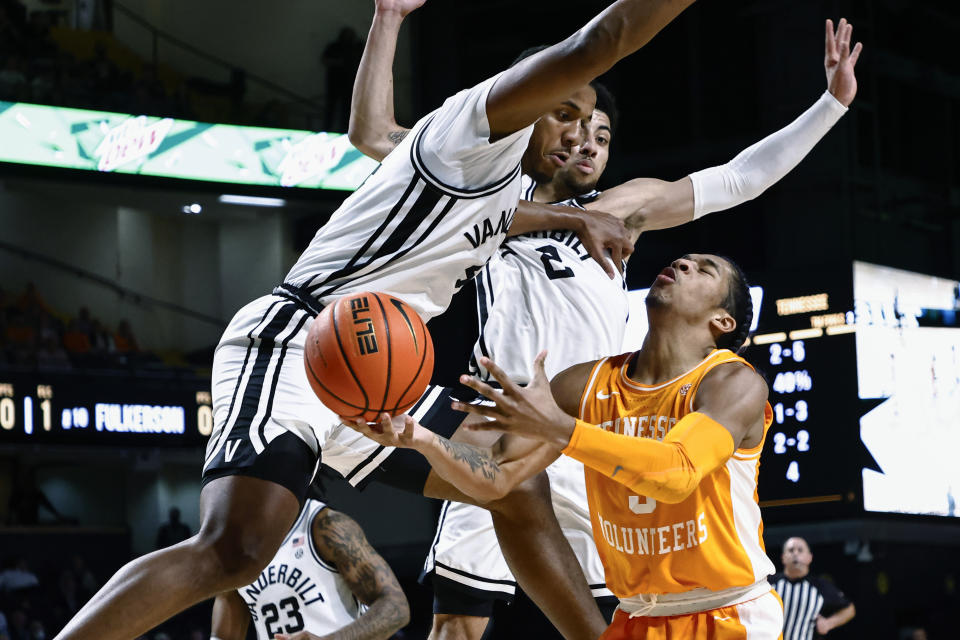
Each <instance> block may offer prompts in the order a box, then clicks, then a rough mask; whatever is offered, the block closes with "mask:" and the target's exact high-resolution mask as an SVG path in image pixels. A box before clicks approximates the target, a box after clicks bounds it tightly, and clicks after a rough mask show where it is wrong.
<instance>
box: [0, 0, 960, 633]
mask: <svg viewBox="0 0 960 640" xmlns="http://www.w3.org/2000/svg"><path fill="white" fill-rule="evenodd" d="M605 4H606V3H603V2H583V1H582V0H581V1H579V2H571V1H567V0H550V1H547V0H526V1H523V2H518V1H507V0H488V1H484V2H479V1H462V2H453V1H451V0H428V2H427V4H426V5H425V6H424V7H423V8H421V9H419V10H418V11H417V12H416V13H414V14H413V15H412V16H411V17H410V18H409V19H408V20H407V23H406V24H405V26H404V29H403V31H402V33H401V38H400V43H399V49H398V54H397V60H396V64H395V67H394V73H395V75H396V104H397V119H398V121H399V122H400V123H401V124H406V125H408V126H410V125H412V124H413V123H414V122H416V120H417V119H418V118H419V117H420V116H422V115H424V114H426V113H428V112H429V111H431V110H433V109H434V108H436V107H437V106H439V104H440V103H441V102H442V101H443V100H444V99H445V97H446V96H449V95H451V94H453V93H455V92H456V91H458V90H460V89H462V88H466V87H468V86H471V85H473V84H475V83H477V82H479V81H481V80H483V79H485V78H487V77H489V76H491V75H492V74H494V73H496V72H497V71H499V70H501V69H503V68H504V67H506V66H507V65H508V64H509V63H510V61H511V60H512V59H513V58H514V57H515V56H516V54H517V53H519V52H520V51H521V50H522V49H524V48H526V47H528V46H532V45H538V44H544V43H553V42H556V41H559V40H560V39H561V38H562V37H565V36H566V35H568V34H569V33H572V32H573V31H574V30H575V29H577V28H578V27H579V26H580V25H582V24H583V23H584V22H586V21H587V20H588V19H589V18H590V17H592V16H593V15H595V14H596V13H597V12H598V11H599V10H601V9H602V7H603V6H604V5H605ZM372 14H373V0H350V1H340V2H334V1H332V0H313V1H311V2H307V1H296V2H285V3H267V2H254V1H252V0H235V1H234V2H226V1H224V0H205V1H204V2H186V1H185V0H166V1H164V0H122V1H117V0H114V1H112V2H111V1H110V0H83V1H79V0H78V1H76V2H74V1H72V0H30V1H27V0H22V1H21V0H0V561H2V563H3V566H2V567H0V613H2V614H3V616H2V618H0V620H5V621H6V631H5V628H4V626H0V639H2V640H26V638H27V637H29V638H34V639H36V640H40V639H41V638H44V637H46V638H53V637H54V636H56V634H57V633H58V632H59V630H60V629H61V627H62V626H63V625H64V624H65V623H66V621H67V620H69V619H70V618H71V616H72V614H73V613H75V612H76V611H77V610H78V608H79V607H80V606H81V605H82V604H83V602H85V601H86V600H87V599H88V598H89V597H90V596H91V595H92V594H93V593H94V592H95V591H96V590H97V588H98V587H99V586H101V585H103V584H104V582H105V581H106V580H107V579H108V578H109V577H110V576H111V575H112V574H113V573H114V572H115V571H116V570H117V569H118V568H119V567H120V566H122V565H123V564H125V563H126V562H127V561H129V560H130V559H132V558H134V557H137V556H140V555H142V554H144V553H147V552H149V551H152V550H154V549H155V548H157V546H158V544H160V543H161V542H162V540H160V539H159V538H161V537H162V535H159V534H158V532H159V531H160V530H161V527H162V526H163V525H164V524H165V523H166V522H167V520H168V517H169V516H168V514H169V512H170V510H171V509H173V508H177V509H179V512H180V514H181V515H180V519H181V520H182V522H183V523H184V524H185V525H186V527H188V528H189V530H190V533H191V534H194V533H196V531H197V527H198V524H199V522H198V520H199V492H200V469H201V466H202V462H203V451H204V446H205V442H206V437H207V436H208V435H209V433H210V430H211V428H212V411H211V396H210V371H211V364H212V358H213V348H214V346H215V345H216V343H217V341H218V339H219V336H220V334H221V332H222V331H223V329H224V328H225V326H226V324H227V322H228V321H229V319H230V318H231V317H232V315H233V314H234V313H235V311H236V310H237V309H239V308H240V307H241V306H243V305H244V304H246V303H247V302H248V301H250V300H253V299H254V298H257V297H259V296H261V295H264V294H266V293H268V292H269V291H270V290H271V289H272V288H273V287H274V286H275V285H277V284H279V283H280V282H282V280H283V277H284V275H285V273H286V271H287V269H288V268H289V267H290V265H292V264H293V262H294V261H295V259H296V257H297V256H298V255H299V253H300V252H301V251H302V250H303V249H304V248H305V247H306V245H307V244H308V243H309V241H310V239H311V238H312V237H313V235H314V233H315V232H316V230H317V228H319V227H320V226H321V225H322V224H324V222H325V221H326V220H327V219H328V217H329V216H330V214H331V213H332V212H333V211H334V210H335V209H336V208H337V207H338V206H339V204H340V203H341V202H342V201H343V200H344V198H345V197H346V196H348V195H349V193H350V192H351V191H352V190H354V189H355V188H356V187H357V186H358V185H359V184H360V183H361V182H362V180H363V179H364V178H365V177H366V176H367V175H368V174H369V173H370V172H371V171H372V170H373V169H374V168H375V167H376V164H375V163H373V162H372V161H369V160H367V159H365V158H363V157H362V156H361V155H360V154H359V153H358V152H357V151H356V150H354V149H353V148H352V147H350V146H349V145H348V144H347V143H346V136H343V137H340V138H338V137H336V136H337V134H343V133H345V132H346V123H347V117H348V115H349V93H350V83H352V78H353V76H354V70H355V65H356V60H354V59H353V58H351V56H352V55H353V54H352V53H349V51H353V48H356V47H357V46H359V47H360V48H362V41H363V39H364V38H365V37H366V33H367V29H368V26H369V22H370V19H371V17H372ZM841 17H845V18H847V19H848V20H849V21H850V22H851V23H852V24H853V25H854V39H855V40H857V41H860V42H862V43H863V44H864V47H865V49H864V53H863V55H862V58H861V60H860V62H859V64H858V66H857V69H856V70H857V78H858V82H859V92H858V95H857V97H856V100H855V101H854V102H853V104H852V105H851V108H850V111H849V113H848V114H847V115H846V116H844V117H843V119H842V120H841V121H840V122H839V123H838V124H837V125H836V126H835V127H834V128H833V130H832V131H831V132H830V133H829V134H828V135H827V136H826V138H825V139H824V140H823V141H822V142H821V143H820V144H818V145H817V147H816V148H815V149H814V150H813V151H812V152H811V153H810V154H809V156H808V157H807V158H806V159H805V160H804V161H803V162H802V163H801V164H800V165H799V167H797V169H796V170H794V171H793V172H791V173H790V174H789V175H788V176H786V177H785V178H784V179H783V180H782V181H780V182H779V183H777V184H776V185H774V186H773V187H772V188H770V189H769V191H767V192H766V193H764V194H763V195H762V196H761V197H759V198H757V199H756V200H754V201H751V202H748V203H746V204H744V205H742V206H740V207H738V208H736V209H735V210H732V211H728V212H724V213H718V214H715V215H711V216H709V217H708V218H706V219H705V220H703V221H698V222H696V223H693V224H689V225H685V226H682V227H679V228H676V229H673V230H669V231H657V232H650V233H645V234H643V235H642V236H641V238H640V240H639V242H638V244H637V246H636V252H635V253H634V255H633V257H632V259H631V260H630V263H629V271H628V284H629V287H630V289H631V290H642V289H645V288H646V287H648V286H649V285H650V283H651V282H652V281H653V278H654V277H655V275H656V274H657V273H658V272H659V271H660V270H661V269H662V268H663V266H664V265H666V264H668V263H669V262H670V261H672V260H674V259H675V258H677V257H679V256H680V255H683V254H685V253H695V252H711V253H720V254H724V255H729V256H731V257H732V258H734V259H735V260H737V261H738V262H739V263H740V265H742V266H743V268H744V270H745V271H746V273H747V275H748V276H749V278H750V280H751V283H752V284H753V285H755V287H757V289H756V290H755V298H754V301H755V303H756V304H757V305H758V306H756V307H755V308H756V311H757V314H756V315H757V320H756V326H755V331H754V333H753V336H752V338H751V342H750V345H749V346H748V347H747V349H746V352H745V353H746V357H747V358H748V359H749V360H750V361H751V362H752V363H753V364H754V365H755V366H756V367H757V368H758V369H759V370H760V371H761V372H762V373H763V374H764V375H765V377H766V378H767V381H768V383H769V385H770V388H771V392H770V402H771V405H773V407H774V414H775V416H774V423H773V426H772V427H771V430H770V435H769V437H768V439H767V442H766V446H765V450H764V453H763V456H762V463H761V472H760V489H759V499H760V503H761V506H762V511H763V517H764V521H765V529H764V539H765V543H766V548H767V552H768V554H769V555H770V557H771V559H772V560H773V561H774V564H775V565H776V566H777V568H778V570H779V568H780V567H781V560H780V550H781V546H782V544H783V543H784V541H785V540H786V539H787V538H789V537H791V536H803V537H805V538H806V540H807V541H808V542H809V543H810V545H811V548H812V551H813V554H814V562H813V572H814V573H818V574H825V575H827V576H828V577H829V578H830V579H832V580H833V581H834V582H835V583H836V584H837V585H839V586H841V587H842V589H843V590H844V592H845V593H846V595H847V596H848V597H849V598H850V599H851V600H852V601H853V602H854V603H855V604H856V610H857V616H856V617H855V618H854V619H853V620H852V621H851V622H850V623H849V624H847V625H846V626H843V627H841V628H838V629H836V630H834V631H832V632H830V634H829V636H830V637H836V638H838V639H839V638H892V639H900V638H920V637H923V638H927V637H929V638H944V639H946V638H957V637H960V632H958V630H957V625H956V613H955V612H956V611H957V610H958V607H960V594H958V588H960V587H958V580H960V520H958V517H960V513H958V512H957V509H956V505H955V498H956V496H957V495H960V465H958V463H957V457H958V455H960V316H958V313H960V54H958V49H957V42H958V39H960V4H958V3H957V2H955V1H951V0H944V1H942V2H937V1H933V0H849V1H840V0H838V1H827V0H803V1H802V2H801V1H788V0H752V1H733V0H698V1H697V2H696V3H694V4H693V6H691V7H690V8H689V9H687V10H686V11H685V12H684V13H683V14H681V16H680V17H679V18H678V19H677V20H675V21H674V22H673V23H672V24H670V25H669V26H668V27H666V28H665V29H664V30H663V32H662V33H660V34H659V35H658V36H657V37H656V38H655V39H654V40H653V41H652V42H651V43H650V44H649V45H647V46H646V47H644V48H643V49H642V50H641V51H640V52H639V53H637V54H636V55H634V56H632V57H630V58H629V59H627V60H625V61H623V62H621V63H620V64H618V65H617V66H616V67H615V68H614V69H613V70H612V71H611V72H609V73H608V74H607V75H606V76H605V77H604V78H603V81H604V82H605V83H606V84H607V85H608V86H609V88H610V89H611V90H612V92H613V93H614V94H615V96H616V97H617V100H618V104H619V109H620V125H619V128H618V129H617V130H616V131H615V132H614V135H613V138H612V143H611V149H612V153H611V161H610V164H609V168H608V170H607V172H606V174H605V175H604V178H603V180H602V182H601V184H600V187H601V188H602V187H611V186H614V185H617V184H620V183H621V182H624V181H626V180H628V179H631V178H634V177H641V176H648V177H658V178H663V179H668V180H676V179H678V178H680V177H682V176H684V175H686V174H688V173H690V172H693V171H696V170H698V169H702V168H705V167H709V166H713V165H717V164H722V163H724V162H726V161H728V160H729V159H730V158H732V157H733V156H734V155H736V154H737V153H738V152H739V151H740V150H742V149H744V148H745V147H747V146H749V145H750V144H752V143H753V142H755V141H756V140H759V139H761V138H762V137H764V136H765V135H767V134H768V133H770V132H773V131H775V130H777V129H778V128H780V127H782V126H784V125H785V124H786V123H788V122H790V121H791V120H792V119H793V118H794V117H796V115H798V114H800V113H801V112H802V111H804V109H806V108H807V107H808V106H809V105H810V104H811V103H813V101H814V100H816V99H817V97H818V96H819V95H820V94H821V93H822V92H823V91H824V88H825V82H824V72H823V21H824V20H825V19H826V18H832V19H833V20H834V21H837V20H839V19H840V18H841ZM344 29H350V30H352V33H353V34H356V35H357V37H358V38H359V40H358V41H352V40H350V38H351V36H350V35H349V34H348V35H346V36H344V35H343V33H345V32H344ZM338 38H346V40H344V42H347V44H344V45H343V46H341V47H340V48H339V49H337V48H335V47H334V48H331V43H334V42H336V41H337V40H338ZM351 47H352V48H351ZM345 49H346V50H349V51H348V53H347V54H343V53H342V52H343V51H344V50H345ZM331 50H333V53H330V51H331ZM338 51H339V53H338ZM325 52H327V53H326V54H325ZM337 56H340V57H341V58H347V60H346V62H344V61H343V60H340V61H337V60H333V58H336V57H337ZM344 64H346V65H348V66H349V65H350V64H352V65H354V67H353V68H349V69H348V70H347V71H344V68H343V65H344ZM338 65H340V66H338ZM344 78H346V80H344ZM320 132H327V133H329V134H330V135H324V134H322V133H320ZM474 295H475V294H474V293H473V292H472V291H471V289H470V287H467V288H465V289H464V290H463V291H462V292H461V293H460V294H458V296H457V297H456V298H455V300H454V303H453V305H452V306H451V308H450V309H449V310H448V312H447V313H445V314H444V315H443V316H440V317H438V318H436V319H434V320H432V321H431V323H430V328H431V331H432V332H433V337H434V342H435V346H436V350H437V354H438V357H437V366H436V370H435V374H434V380H435V381H436V382H439V383H446V384H451V385H452V384H456V376H457V375H458V374H460V373H462V372H463V370H464V369H465V366H466V362H467V358H468V357H469V350H470V348H471V346H472V343H471V337H473V336H475V335H476V331H477V326H476V322H477V320H476V303H475V297H474ZM636 296H638V297H637V298H636V300H638V301H642V293H637V294H636ZM636 311H637V313H635V314H632V315H633V316H636V317H639V316H642V302H640V303H639V304H638V305H637V306H636ZM631 319H632V320H634V319H637V318H631ZM642 332H643V327H642V326H634V333H631V336H632V339H633V340H634V342H633V343H632V345H627V348H637V347H638V346H639V340H640V339H642ZM557 339H558V340H565V339H571V340H572V339H576V338H575V336H557ZM440 354H443V357H441V355H440ZM131 411H138V412H147V413H149V412H154V413H155V412H158V411H162V412H164V413H163V415H162V416H154V418H155V419H156V420H158V421H161V422H162V423H163V424H165V425H168V427H167V428H165V430H163V432H159V433H140V432H131V431H129V430H125V427H124V424H125V418H124V416H126V415H128V413H129V412H131ZM151 415H152V414H151ZM323 475H324V478H325V479H326V480H327V481H328V482H327V491H328V498H329V503H330V504H331V505H332V506H334V507H335V508H337V509H340V510H342V511H344V512H346V513H349V514H351V515H353V516H354V517H355V518H356V519H357V520H358V521H359V522H360V523H361V525H362V526H363V528H364V529H365V531H366V534H367V536H368V538H369V539H370V541H371V542H372V543H373V545H374V546H375V547H376V549H377V550H378V551H379V552H380V553H381V554H382V555H383V556H384V557H385V558H386V559H387V560H388V561H389V563H390V564H391V566H392V567H393V569H394V571H395V573H396V575H397V576H398V578H399V579H400V581H401V583H402V585H403V587H404V590H405V592H406V594H407V597H408V599H409V601H410V605H411V620H410V623H409V625H408V626H407V627H406V628H405V629H404V630H403V631H401V632H399V633H398V634H397V636H396V637H402V638H424V637H426V633H427V632H428V630H429V625H430V616H431V593H430V590H429V587H428V586H422V585H420V584H418V582H417V579H418V575H419V573H420V570H421V567H422V564H423V560H424V557H425V555H426V553H427V552H428V549H429V547H430V544H431V541H432V538H433V534H434V529H435V526H436V522H437V516H438V513H439V509H440V503H437V502H433V501H430V500H426V499H423V498H420V497H417V496H413V495H409V494H405V493H402V492H399V491H397V490H394V489H389V488H384V487H381V486H378V485H376V484H374V485H371V486H370V487H369V488H367V489H366V490H365V491H363V492H357V491H356V490H354V489H352V488H350V487H349V486H347V485H346V484H344V483H343V481H342V480H339V479H338V478H337V477H336V476H335V474H334V473H332V472H330V471H326V470H325V471H323ZM163 531H164V532H166V533H169V532H170V527H169V526H168V527H167V529H164V530H163ZM25 574H32V575H33V576H35V578H36V579H35V580H31V579H29V577H28V578H26V579H25V580H26V582H23V581H20V582H18V581H17V580H23V579H24V575H25ZM5 576H6V580H7V581H6V582H5ZM17 577H19V578H17ZM24 585H26V586H25V587H24ZM20 587H24V588H20ZM210 611H211V604H210V603H204V604H201V605H198V606H196V607H194V608H192V609H190V610H188V611H187V612H185V613H183V614H181V615H179V616H177V617H176V618H174V619H172V620H171V621H169V622H168V623H165V624H163V625H162V626H161V627H158V628H157V629H155V630H154V631H152V632H150V633H149V634H148V635H147V636H146V637H148V638H150V639H151V640H164V639H167V640H200V639H206V638H209V634H210ZM131 615H132V613H131ZM535 615H537V614H535V612H534V610H533V609H532V608H531V606H530V605H529V604H527V603H525V602H523V601H520V602H517V603H516V604H514V605H513V606H511V607H506V606H504V607H502V609H501V608H500V607H498V609H497V613H496V616H495V618H494V625H493V627H492V628H491V630H490V632H489V634H490V637H501V638H511V637H530V636H527V635H526V633H527V632H526V631H524V629H525V626H524V625H526V624H529V622H530V620H531V619H533V617H534V616H535ZM25 633H26V634H27V635H23V634H25ZM5 634H6V635H5Z"/></svg>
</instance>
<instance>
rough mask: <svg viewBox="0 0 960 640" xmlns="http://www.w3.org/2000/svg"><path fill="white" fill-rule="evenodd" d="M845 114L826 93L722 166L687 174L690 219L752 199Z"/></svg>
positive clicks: (801, 157) (843, 107)
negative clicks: (799, 113)
mask: <svg viewBox="0 0 960 640" xmlns="http://www.w3.org/2000/svg"><path fill="white" fill-rule="evenodd" d="M846 112H847V107H845V106H843V105H842V104H840V103H839V102H838V101H837V99H836V98H834V97H833V95H832V94H831V93H830V92H829V91H825V92H824V93H823V95H822V96H820V99H819V100H817V101H816V102H815V103H814V104H813V106H812V107H810V108H809V109H807V110H806V111H804V112H803V114H801V116H800V117H799V118H797V119H796V120H794V121H793V122H791V123H790V124H788V125H787V126H786V127H784V128H783V129H780V130H779V131H777V132H776V133H773V134H771V135H769V136H767V137H766V138H764V139H763V140H761V141H760V142H758V143H756V144H754V145H753V146H751V147H748V148H746V149H744V150H743V151H741V152H740V154H739V155H737V157H736V158H734V159H733V160H731V161H730V162H728V163H727V164H725V165H721V166H719V167H710V168H709V169H704V170H703V171H697V172H696V173H691V174H690V181H691V182H693V219H694V220H696V219H697V218H700V217H702V216H705V215H707V214H708V213H713V212H715V211H723V210H724V209H729V208H730V207H735V206H737V205H738V204H742V203H744V202H746V201H747V200H752V199H753V198H756V197H757V196H758V195H760V194H761V193H763V192H764V191H766V190H767V189H768V188H770V187H771V186H772V185H773V184H775V183H776V182H777V181H778V180H780V179H781V178H782V177H783V176H785V175H787V173H789V172H790V171H791V170H792V169H793V168H794V167H795V166H797V165H798V164H800V161H801V160H803V158H804V157H806V155H807V154H808V153H810V150H811V149H813V147H814V146H815V145H816V144H817V143H818V142H820V139H821V138H823V136H825V135H826V134H827V132H828V131H830V128H831V127H832V126H833V125H834V124H836V123H837V121H838V120H839V119H840V118H841V117H842V116H843V114H845V113H846Z"/></svg>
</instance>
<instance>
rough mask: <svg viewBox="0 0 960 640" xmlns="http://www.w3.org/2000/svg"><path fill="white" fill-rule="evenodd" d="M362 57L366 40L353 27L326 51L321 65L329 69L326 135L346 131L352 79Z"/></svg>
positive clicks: (342, 32)
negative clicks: (328, 132)
mask: <svg viewBox="0 0 960 640" xmlns="http://www.w3.org/2000/svg"><path fill="white" fill-rule="evenodd" d="M362 55H363V40H361V39H360V36H358V35H357V32H356V31H354V30H353V29H351V28H350V27H344V28H343V29H341V30H340V35H339V36H338V37H337V39H336V40H334V41H333V42H331V43H330V44H329V45H327V48H326V49H324V50H323V57H322V58H321V62H322V63H323V66H324V67H326V68H327V77H326V85H327V95H326V98H327V100H326V103H327V105H326V106H327V112H326V122H325V123H324V127H323V128H324V131H339V132H344V131H346V130H347V124H348V121H349V119H350V98H351V96H352V95H353V79H354V77H356V75H357V68H358V67H359V66H360V57H361V56H362Z"/></svg>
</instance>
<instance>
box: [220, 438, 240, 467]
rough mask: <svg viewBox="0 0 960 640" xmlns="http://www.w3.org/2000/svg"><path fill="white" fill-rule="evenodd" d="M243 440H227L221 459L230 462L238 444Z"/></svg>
mask: <svg viewBox="0 0 960 640" xmlns="http://www.w3.org/2000/svg"><path fill="white" fill-rule="evenodd" d="M242 442H243V440H230V441H228V442H227V446H226V449H225V451H224V453H223V461H224V462H230V461H231V460H233V456H234V455H236V453H237V449H239V448H240V444H241V443H242Z"/></svg>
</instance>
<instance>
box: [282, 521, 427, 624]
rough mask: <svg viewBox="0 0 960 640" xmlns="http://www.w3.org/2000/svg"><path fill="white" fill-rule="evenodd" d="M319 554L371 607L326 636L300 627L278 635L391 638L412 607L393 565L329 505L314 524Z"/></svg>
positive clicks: (351, 522)
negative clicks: (296, 631)
mask: <svg viewBox="0 0 960 640" xmlns="http://www.w3.org/2000/svg"><path fill="white" fill-rule="evenodd" d="M311 529H312V535H313V542H314V544H315V545H316V547H317V551H318V552H319V553H320V557H321V558H322V559H323V560H324V561H326V562H328V563H330V564H332V565H333V566H334V567H336V569H337V571H339V572H340V576H341V577H342V578H343V579H344V581H345V582H346V583H347V586H349V587H350V590H351V591H352V592H353V595H355V596H356V597H357V599H358V600H359V601H360V602H362V603H363V604H365V605H367V606H368V607H369V608H368V609H367V610H366V611H365V612H364V614H363V615H362V616H360V617H359V618H357V619H356V620H354V621H353V622H351V623H350V624H348V625H347V626H345V627H342V628H340V629H337V630H336V631H334V632H333V633H330V634H327V635H324V636H322V637H318V636H315V635H313V634H311V633H307V632H301V633H298V634H295V635H290V636H286V635H282V634H278V635H277V636H276V637H277V640H374V639H376V638H390V637H392V636H393V634H394V633H396V632H397V631H399V630H400V629H401V628H403V627H404V626H406V625H407V623H408V622H409V621H410V606H409V605H408V604H407V598H406V596H404V595H403V590H402V589H401V588H400V583H399V582H397V577H396V576H395V575H393V571H392V570H391V569H390V565H388V564H387V562H386V560H384V559H383V558H382V557H381V556H380V554H379V553H377V552H376V551H375V550H374V548H373V547H371V546H370V543H369V542H367V538H366V536H365V535H363V529H361V528H360V525H358V524H357V523H356V522H355V521H354V520H353V518H351V517H350V516H348V515H346V514H344V513H340V512H339V511H334V510H333V509H330V508H329V507H327V508H326V509H323V510H322V511H320V513H318V514H317V515H316V517H315V518H314V519H313V525H312V527H311Z"/></svg>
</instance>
